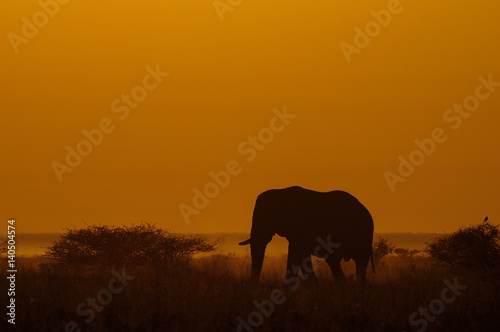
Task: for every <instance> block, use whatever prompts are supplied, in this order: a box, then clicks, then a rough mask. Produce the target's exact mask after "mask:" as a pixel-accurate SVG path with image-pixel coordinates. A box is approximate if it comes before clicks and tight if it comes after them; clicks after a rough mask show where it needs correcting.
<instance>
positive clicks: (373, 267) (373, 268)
mask: <svg viewBox="0 0 500 332" xmlns="http://www.w3.org/2000/svg"><path fill="white" fill-rule="evenodd" d="M370 258H371V261H372V270H373V273H375V263H373V252H372V253H371V254H370Z"/></svg>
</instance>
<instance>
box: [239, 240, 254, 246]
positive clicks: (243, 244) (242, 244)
mask: <svg viewBox="0 0 500 332" xmlns="http://www.w3.org/2000/svg"><path fill="white" fill-rule="evenodd" d="M251 240H252V239H251V238H250V239H248V240H246V241H243V242H240V246H246V245H247V244H250V242H251Z"/></svg>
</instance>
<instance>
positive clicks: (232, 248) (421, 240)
mask: <svg viewBox="0 0 500 332" xmlns="http://www.w3.org/2000/svg"><path fill="white" fill-rule="evenodd" d="M61 234H62V233H19V234H17V236H16V241H17V248H16V249H17V253H18V254H19V255H25V256H32V255H42V254H43V253H44V252H45V250H46V249H47V248H48V247H49V246H50V245H51V244H52V243H53V242H54V241H56V240H57V239H58V238H59V237H60V236H61ZM197 234H198V233H197ZM200 235H202V236H204V237H206V238H207V239H208V241H209V242H213V241H215V240H217V239H220V241H219V244H218V247H219V250H218V252H219V253H224V254H227V253H236V254H242V255H246V254H249V253H250V249H249V247H242V246H239V245H238V243H239V242H241V241H244V240H246V239H247V238H248V237H249V234H248V233H203V234H200ZM439 235H442V234H440V233H375V234H374V236H373V238H374V239H377V238H378V237H379V236H382V237H383V238H386V239H388V240H389V241H391V242H392V243H394V244H396V245H397V247H400V248H408V249H418V250H422V249H423V248H424V247H425V243H426V242H429V241H430V240H432V239H434V238H436V237H437V236H439ZM5 237H6V235H5V234H0V240H2V239H4V238H5ZM287 251H288V241H287V240H286V239H285V238H282V237H280V236H278V235H276V236H274V238H273V240H272V241H271V242H270V243H269V244H268V246H267V250H266V253H267V254H268V255H281V254H285V253H287Z"/></svg>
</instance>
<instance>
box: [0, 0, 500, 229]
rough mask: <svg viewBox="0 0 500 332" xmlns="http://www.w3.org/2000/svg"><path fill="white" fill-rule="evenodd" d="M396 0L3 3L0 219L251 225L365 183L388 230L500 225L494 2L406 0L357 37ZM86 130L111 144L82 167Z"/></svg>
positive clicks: (58, 224) (45, 223)
mask: <svg viewBox="0 0 500 332" xmlns="http://www.w3.org/2000/svg"><path fill="white" fill-rule="evenodd" d="M389 3H391V2H388V1H375V2H374V1H369V2H366V1H319V2H305V1H284V0H280V1H243V2H241V4H240V5H238V6H235V7H233V8H232V10H231V11H225V12H223V14H222V15H223V18H224V20H221V18H220V16H219V15H218V13H217V10H216V8H214V5H213V2H212V1H170V0H168V1H155V2H153V1H140V2H139V1H130V0H129V1H116V0H111V1H106V2H104V3H103V2H101V1H95V0H91V1H76V0H73V1H69V2H68V3H67V4H60V5H59V8H58V9H57V12H55V9H54V8H52V10H54V12H53V14H54V15H53V17H49V19H48V22H47V23H46V24H45V25H43V26H40V27H38V28H36V30H38V31H37V32H34V31H29V30H30V29H29V27H28V28H26V27H24V25H25V24H26V23H25V21H23V20H22V18H23V17H26V18H27V20H28V21H30V22H33V15H35V14H36V13H37V12H38V11H40V10H41V8H40V5H39V3H38V2H37V1H21V2H19V1H17V2H14V1H8V2H6V1H3V2H2V3H1V4H0V13H1V14H0V18H1V21H2V25H1V28H0V29H1V35H2V36H4V37H3V41H2V43H1V44H0V47H1V49H2V52H1V53H0V58H1V60H2V61H1V63H2V70H1V72H0V75H1V93H0V96H1V98H0V105H1V109H2V110H1V112H0V124H1V130H0V140H1V141H2V144H1V154H2V156H3V160H2V166H1V176H2V190H1V191H2V198H1V206H2V219H3V220H5V221H6V220H8V218H16V219H17V227H18V229H19V232H60V231H62V230H63V229H64V228H66V227H72V226H77V227H83V226H85V223H86V224H110V225H122V224H127V225H130V224H132V223H139V222H140V221H147V222H150V223H156V224H158V225H159V226H162V227H165V228H168V229H171V230H173V231H175V232H182V233H196V232H204V233H209V232H248V231H249V229H250V225H251V215H252V210H253V206H254V203H255V199H256V197H257V195H258V194H260V193H261V192H263V191H265V190H268V189H271V188H284V187H289V186H294V185H298V186H302V187H304V188H308V189H312V190H317V191H330V190H337V189H338V190H344V191H347V192H349V193H351V194H352V195H354V196H355V197H357V198H358V199H359V200H360V201H362V202H363V204H364V205H365V206H366V207H367V208H368V210H369V211H370V212H371V214H372V216H373V219H374V224H375V232H442V231H452V230H455V229H457V228H458V227H459V226H462V225H468V224H470V223H474V222H480V221H481V220H482V219H483V218H484V217H485V216H486V215H488V216H489V217H490V219H492V220H496V222H498V220H499V219H500V205H499V204H498V188H500V173H499V171H498V170H499V169H500V158H499V155H500V144H499V143H500V136H499V129H498V124H499V122H500V83H499V82H500V60H499V59H500V46H499V45H500V44H499V41H500V4H499V3H497V2H493V1H490V2H481V3H480V4H479V3H476V2H465V1H462V2H450V1H447V2H436V1H429V0H418V1H407V0H404V1H401V2H400V4H399V6H398V7H397V8H398V9H397V11H398V13H397V14H391V17H390V22H389V21H387V18H386V23H387V24H382V25H381V24H379V26H381V27H380V31H369V33H368V35H366V36H365V38H363V37H359V36H358V38H357V41H358V42H359V41H360V40H359V38H361V39H365V40H363V42H364V43H366V45H363V46H365V47H359V45H356V40H355V39H356V36H357V33H358V32H357V31H359V30H361V31H363V32H365V25H366V24H367V23H369V22H370V21H373V20H375V19H376V18H375V16H377V15H375V16H374V15H373V13H371V12H372V11H375V12H376V13H379V12H380V11H381V10H388V8H390V6H395V4H394V3H393V4H392V5H389ZM377 17H379V16H377ZM379 19H380V17H379ZM42 23H43V22H42ZM383 25H386V26H383ZM35 27H36V26H35ZM356 27H358V28H359V30H357V29H355V28H356ZM23 29H24V30H26V29H27V30H26V31H24V32H29V33H31V34H32V38H26V36H23ZM11 33H14V34H16V35H17V37H15V36H14V35H12V34H11ZM365 33H366V32H365ZM370 34H371V35H372V36H373V37H370ZM19 38H22V39H19ZM366 39H369V40H366ZM21 40H22V41H21ZM342 43H346V44H349V45H351V46H352V47H355V48H356V49H357V51H356V52H354V53H351V54H350V55H349V56H347V57H346V54H347V53H345V52H343V48H342V47H341V45H342ZM362 44H363V43H362ZM344 45H345V44H344ZM344 51H345V50H344ZM167 73H168V74H167ZM485 82H486V83H485ZM488 82H489V83H488ZM137 87H139V88H137ZM478 91H479V92H478ZM478 93H479V97H478V95H477V94H478ZM131 94H133V95H134V96H135V97H136V98H135V99H134V97H131V98H132V99H130V98H129V99H128V100H129V102H128V103H127V101H126V100H127V97H126V95H131ZM124 95H125V97H124ZM469 96H473V97H474V96H475V98H476V99H474V98H472V99H471V98H469V99H467V98H468V97H469ZM474 100H477V101H478V102H479V104H478V105H474ZM463 103H466V105H465V106H467V107H468V108H473V109H474V110H473V111H467V109H465V108H463V109H462V111H455V110H454V104H457V105H460V104H463ZM467 103H469V104H467ZM120 107H121V108H120ZM448 109H451V111H448ZM464 109H465V111H464ZM283 112H287V114H289V115H290V117H289V118H285V119H283V118H280V117H279V115H278V114H280V115H281V116H282V117H283V116H284V115H283V114H284V113H283ZM293 116H294V117H293ZM273 118H276V119H277V120H273ZM103 119H104V120H103ZM106 119H107V120H106ZM103 121H104V123H103ZM96 128H99V132H100V133H101V134H102V138H100V136H99V134H96V133H97V132H96V131H93V130H95V129H96ZM266 128H268V129H266ZM439 128H440V129H441V131H439V130H438V133H437V134H436V135H437V136H436V137H438V141H441V143H439V142H437V141H436V140H434V141H433V142H434V143H432V144H431V143H429V140H428V139H432V137H433V132H434V131H435V130H436V129H439ZM262 130H264V132H262ZM83 131H86V132H87V133H88V135H91V134H90V133H92V132H93V133H95V134H94V136H93V137H94V138H93V139H94V140H95V142H98V144H92V143H91V144H92V145H90V146H89V145H85V143H82V145H81V146H80V149H83V150H82V151H86V152H88V155H87V156H81V159H82V160H81V162H78V160H76V161H74V162H75V165H76V164H78V165H77V166H76V167H71V166H69V165H68V162H67V160H66V158H67V154H68V150H67V146H69V147H70V149H73V150H75V151H76V150H77V146H78V144H79V143H80V142H82V141H84V140H87V141H90V139H89V138H88V137H89V136H86V135H85V133H84V132H83ZM106 131H107V132H106ZM271 134H272V136H270V135H271ZM259 135H260V138H259ZM252 136H254V137H257V140H258V142H257V143H252V142H254V141H253V140H254V139H253V138H252ZM262 140H264V141H265V142H267V143H265V142H264V143H263V142H262ZM415 140H419V142H420V143H421V144H422V145H421V146H424V145H425V144H427V145H426V146H427V149H428V150H427V153H426V151H424V150H425V148H420V150H421V151H422V153H416V154H414V155H413V157H412V158H414V160H417V161H418V162H417V163H419V165H418V166H412V167H414V168H415V169H414V170H413V171H408V170H407V171H408V173H411V174H409V175H408V176H402V175H401V174H400V173H399V170H398V168H399V167H400V163H401V160H400V159H399V158H400V156H402V157H403V158H405V160H409V158H410V155H411V154H412V152H414V151H415V150H416V149H419V145H418V144H417V143H415ZM424 142H426V143H424ZM254 144H257V145H254ZM429 144H430V145H429ZM433 145H434V146H435V147H432V146H433ZM85 149H86V150H85ZM89 149H91V151H89ZM252 151H253V152H252ZM422 156H423V158H424V159H423V160H421V159H422ZM419 158H420V159H419ZM77 159H78V158H77ZM54 162H56V164H54ZM228 163H229V165H228ZM54 165H59V166H54ZM60 165H66V167H68V168H69V169H71V172H69V171H68V170H67V169H66V171H61V169H60V168H59V170H60V171H59V173H58V171H57V170H55V167H60ZM228 167H229V168H230V169H231V170H232V172H233V173H234V174H233V173H231V172H229V171H228ZM403 168H404V167H403ZM223 170H224V171H225V172H227V174H229V176H230V179H229V180H227V181H229V183H227V184H226V183H224V185H220V184H219V185H217V186H218V189H214V188H215V187H213V188H212V189H213V190H218V191H219V192H218V193H216V194H214V197H213V198H208V199H207V200H208V201H209V202H208V205H207V206H206V207H204V208H202V209H197V214H192V215H190V217H189V222H188V223H187V222H186V220H185V218H183V215H182V213H181V211H180V205H181V204H185V206H188V207H191V208H193V209H194V208H195V207H194V203H193V198H194V197H195V192H193V189H195V190H200V191H201V192H203V191H204V187H205V185H206V184H207V183H210V182H214V183H215V182H216V181H215V180H214V179H213V176H211V175H210V172H213V173H214V174H218V173H220V172H221V171H223ZM386 172H391V173H392V174H394V175H397V176H400V177H401V178H403V179H404V182H402V181H396V180H394V181H396V182H393V184H392V185H391V184H390V183H388V180H387V173H386ZM58 174H59V175H58ZM401 178H400V180H401ZM393 179H394V178H393ZM60 180H61V181H60ZM221 181H222V180H221ZM224 181H226V180H225V179H224ZM224 181H223V182H224ZM221 187H223V188H221ZM391 187H392V189H394V190H391ZM2 232H3V231H2Z"/></svg>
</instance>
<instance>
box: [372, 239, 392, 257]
mask: <svg viewBox="0 0 500 332" xmlns="http://www.w3.org/2000/svg"><path fill="white" fill-rule="evenodd" d="M394 248H396V246H395V245H393V244H392V243H391V242H389V240H387V239H386V238H383V237H381V236H379V237H378V240H377V241H375V242H374V243H373V261H374V263H378V262H379V261H380V259H381V258H382V257H384V256H387V255H390V254H392V252H393V251H394Z"/></svg>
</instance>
